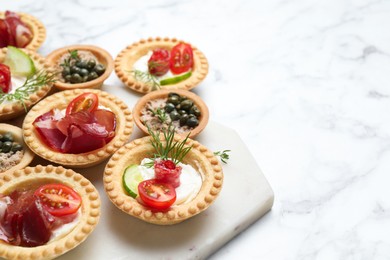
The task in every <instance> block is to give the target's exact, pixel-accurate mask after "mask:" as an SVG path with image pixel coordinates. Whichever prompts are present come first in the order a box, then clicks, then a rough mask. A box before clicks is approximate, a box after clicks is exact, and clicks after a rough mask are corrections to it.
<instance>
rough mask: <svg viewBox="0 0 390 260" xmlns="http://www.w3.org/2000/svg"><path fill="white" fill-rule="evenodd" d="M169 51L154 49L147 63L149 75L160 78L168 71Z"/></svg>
mask: <svg viewBox="0 0 390 260" xmlns="http://www.w3.org/2000/svg"><path fill="white" fill-rule="evenodd" d="M169 56H170V55H169V51H168V50H166V49H155V50H154V51H153V54H152V56H151V57H150V59H149V61H148V69H149V73H150V74H152V75H155V76H162V75H164V74H165V73H167V72H168V70H169Z"/></svg>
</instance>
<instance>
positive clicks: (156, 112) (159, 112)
mask: <svg viewBox="0 0 390 260" xmlns="http://www.w3.org/2000/svg"><path fill="white" fill-rule="evenodd" d="M149 111H150V112H152V114H153V115H154V116H156V117H157V118H158V119H159V120H160V122H161V123H165V122H166V121H167V120H168V116H167V113H165V110H164V109H161V108H157V109H156V110H153V109H149Z"/></svg>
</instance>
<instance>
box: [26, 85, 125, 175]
mask: <svg viewBox="0 0 390 260" xmlns="http://www.w3.org/2000/svg"><path fill="white" fill-rule="evenodd" d="M132 130H133V117H132V114H131V112H130V111H129V110H128V108H127V105H126V104H125V103H124V102H123V101H121V100H120V99H118V98H117V97H115V96H113V95H111V94H108V93H107V92H104V91H100V90H96V89H75V90H66V91H62V92H58V93H56V94H54V95H52V96H49V97H47V98H45V99H44V100H42V101H41V102H39V103H38V104H37V105H35V106H34V107H33V108H32V109H31V110H30V111H29V113H28V114H27V115H26V117H25V119H24V122H23V136H24V140H25V142H26V144H27V145H28V146H29V147H30V149H31V150H32V151H33V152H34V153H36V154H37V155H39V156H40V157H42V158H45V159H46V160H49V161H51V162H55V163H58V164H61V165H67V166H71V167H78V168H84V167H89V166H92V165H95V164H98V163H100V162H102V161H103V160H105V159H107V158H108V157H109V156H111V155H112V154H113V153H114V152H115V151H116V150H118V149H119V148H120V147H122V146H123V145H124V144H125V143H126V142H127V141H128V140H129V138H130V135H131V133H132Z"/></svg>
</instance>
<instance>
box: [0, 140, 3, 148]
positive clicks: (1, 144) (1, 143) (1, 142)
mask: <svg viewBox="0 0 390 260" xmlns="http://www.w3.org/2000/svg"><path fill="white" fill-rule="evenodd" d="M1 147H3V141H0V150H1Z"/></svg>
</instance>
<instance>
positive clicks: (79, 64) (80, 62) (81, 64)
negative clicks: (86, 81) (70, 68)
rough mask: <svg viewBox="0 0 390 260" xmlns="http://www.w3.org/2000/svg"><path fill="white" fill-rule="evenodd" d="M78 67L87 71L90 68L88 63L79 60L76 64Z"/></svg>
mask: <svg viewBox="0 0 390 260" xmlns="http://www.w3.org/2000/svg"><path fill="white" fill-rule="evenodd" d="M76 66H77V67H79V68H80V69H86V68H88V63H87V62H86V61H85V60H79V61H77V62H76Z"/></svg>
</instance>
